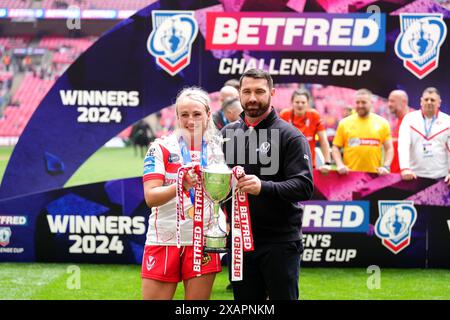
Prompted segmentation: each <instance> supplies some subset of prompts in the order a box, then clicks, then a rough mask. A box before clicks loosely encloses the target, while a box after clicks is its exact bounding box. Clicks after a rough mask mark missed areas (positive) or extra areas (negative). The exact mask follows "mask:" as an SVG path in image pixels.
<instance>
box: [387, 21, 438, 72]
mask: <svg viewBox="0 0 450 320" xmlns="http://www.w3.org/2000/svg"><path fill="white" fill-rule="evenodd" d="M400 28H401V29H400V34H399V35H398V37H397V40H396V41H395V53H396V55H397V56H398V57H399V58H400V59H402V60H403V66H404V67H405V68H406V69H408V70H409V71H410V72H411V73H412V74H414V75H415V76H416V77H417V78H419V79H422V78H424V77H426V76H427V75H428V74H430V73H431V72H432V71H433V70H435V69H437V67H438V64H439V51H440V48H441V45H442V44H443V42H444V40H445V37H446V36H447V26H446V25H445V22H444V19H443V16H442V14H419V13H418V14H411V13H408V14H406V13H403V14H402V13H401V14H400Z"/></svg>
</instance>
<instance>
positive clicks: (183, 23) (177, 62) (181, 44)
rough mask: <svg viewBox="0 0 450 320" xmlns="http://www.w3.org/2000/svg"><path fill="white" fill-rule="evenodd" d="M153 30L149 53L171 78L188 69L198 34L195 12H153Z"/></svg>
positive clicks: (148, 46) (149, 38)
mask: <svg viewBox="0 0 450 320" xmlns="http://www.w3.org/2000/svg"><path fill="white" fill-rule="evenodd" d="M152 23H153V30H152V32H151V33H150V36H149V37H148V41H147V49H148V52H150V54H151V55H152V56H154V57H155V58H156V63H157V64H158V65H159V66H160V67H161V68H162V69H164V70H165V71H166V72H167V73H169V74H170V75H171V76H174V75H176V74H177V73H179V72H180V71H181V70H183V69H184V68H186V67H187V66H188V65H189V63H190V60H191V47H192V43H193V42H194V40H195V38H196V37H197V33H198V25H197V21H196V20H195V18H194V12H193V11H167V10H153V11H152Z"/></svg>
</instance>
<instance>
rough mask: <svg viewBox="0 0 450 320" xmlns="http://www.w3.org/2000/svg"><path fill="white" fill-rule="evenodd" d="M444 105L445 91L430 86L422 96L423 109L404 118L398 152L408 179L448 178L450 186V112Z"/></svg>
mask: <svg viewBox="0 0 450 320" xmlns="http://www.w3.org/2000/svg"><path fill="white" fill-rule="evenodd" d="M440 106H441V94H440V93H439V91H438V90H437V89H436V88H433V87H429V88H426V89H425V90H424V91H423V93H422V97H421V98H420V110H417V111H413V112H410V113H408V114H407V115H405V117H404V118H403V121H402V124H401V126H400V130H399V135H398V155H399V162H400V169H401V175H402V178H403V179H404V180H412V179H416V178H417V177H423V178H431V179H440V178H444V180H445V182H447V184H448V185H449V186H450V116H449V115H448V114H446V113H444V112H442V111H440V110H439V108H440Z"/></svg>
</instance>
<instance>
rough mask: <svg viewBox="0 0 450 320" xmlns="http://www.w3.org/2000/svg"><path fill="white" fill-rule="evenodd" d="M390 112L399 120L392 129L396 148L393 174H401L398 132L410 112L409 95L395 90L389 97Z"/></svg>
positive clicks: (392, 166)
mask: <svg viewBox="0 0 450 320" xmlns="http://www.w3.org/2000/svg"><path fill="white" fill-rule="evenodd" d="M388 108H389V112H390V113H392V114H394V115H395V117H396V118H397V123H396V124H395V126H394V127H393V128H392V132H391V134H392V143H393V146H394V159H393V160H392V163H391V172H392V173H400V165H399V163H398V150H397V149H398V130H399V129H400V125H401V124H402V120H403V117H404V116H405V115H406V114H407V113H408V112H410V111H412V110H411V109H410V108H409V107H408V95H407V94H406V92H405V91H403V90H394V91H392V92H391V93H390V94H389V97H388Z"/></svg>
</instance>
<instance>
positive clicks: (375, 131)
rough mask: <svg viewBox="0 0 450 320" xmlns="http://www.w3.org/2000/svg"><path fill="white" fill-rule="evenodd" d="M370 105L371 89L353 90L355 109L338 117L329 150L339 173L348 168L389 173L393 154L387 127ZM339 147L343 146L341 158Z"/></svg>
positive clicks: (344, 172) (385, 121)
mask: <svg viewBox="0 0 450 320" xmlns="http://www.w3.org/2000/svg"><path fill="white" fill-rule="evenodd" d="M371 109H372V92H370V91H369V90H367V89H359V90H358V91H356V107H355V111H356V112H355V114H353V115H351V116H348V117H346V118H344V119H342V120H341V121H339V125H338V128H337V131H336V135H335V137H334V139H333V147H332V153H333V158H334V160H335V161H336V169H337V171H338V173H339V174H347V173H348V172H349V171H350V170H353V171H364V172H374V173H378V174H379V175H387V174H389V173H390V166H391V162H392V158H393V156H394V150H393V147H392V138H391V129H390V127H389V123H388V122H387V120H386V119H384V118H382V117H380V116H379V115H377V114H375V113H372V112H371ZM340 148H343V153H344V155H343V158H342V156H341V151H340ZM382 148H384V162H383V163H382V161H381V160H382Z"/></svg>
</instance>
